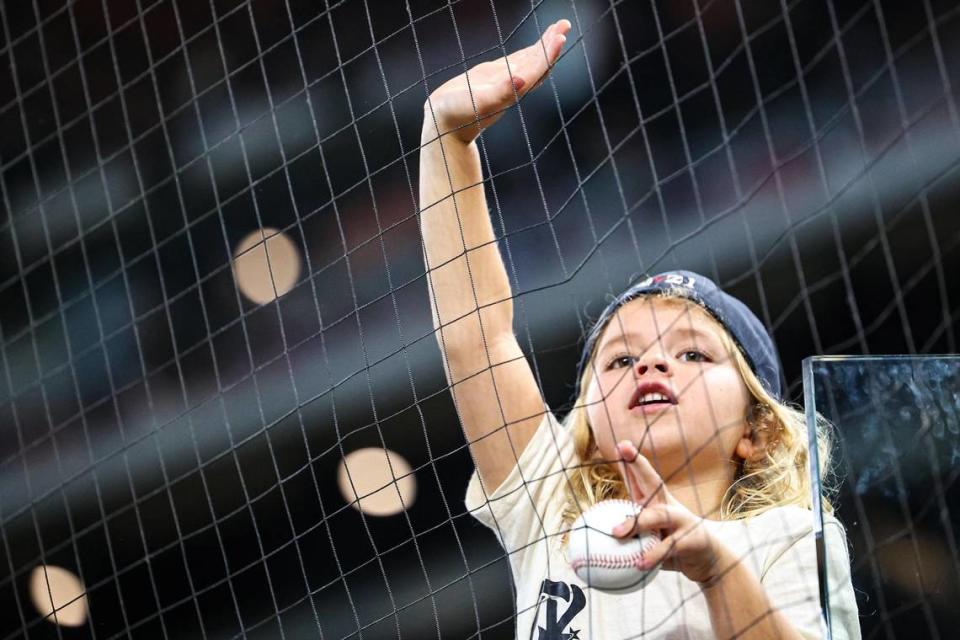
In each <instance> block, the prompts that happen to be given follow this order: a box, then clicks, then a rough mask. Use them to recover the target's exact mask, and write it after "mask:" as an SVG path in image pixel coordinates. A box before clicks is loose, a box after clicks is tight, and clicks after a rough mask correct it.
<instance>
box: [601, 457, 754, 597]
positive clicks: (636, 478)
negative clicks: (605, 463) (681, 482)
mask: <svg viewBox="0 0 960 640" xmlns="http://www.w3.org/2000/svg"><path fill="white" fill-rule="evenodd" d="M617 450H618V451H619V452H620V455H621V456H623V467H624V470H623V475H624V478H625V479H626V480H627V483H628V486H629V488H630V493H631V495H632V496H633V500H634V502H637V503H640V504H642V505H643V511H641V513H640V514H639V515H638V516H637V517H636V518H629V519H627V520H625V521H624V522H622V523H621V524H619V525H618V526H617V527H616V528H614V530H613V534H614V535H615V536H617V537H620V538H625V537H630V536H635V535H637V534H638V533H640V532H642V531H656V532H658V533H659V534H660V537H661V542H659V543H658V544H657V545H656V546H655V547H653V548H652V549H650V550H649V551H648V552H647V553H646V554H645V555H644V558H643V560H642V565H641V566H639V567H638V568H640V569H650V568H651V567H654V566H656V565H657V564H658V563H661V562H662V563H663V564H662V566H663V568H664V569H667V570H671V571H680V572H681V573H683V574H684V575H685V576H687V578H689V579H690V580H692V581H694V582H696V583H699V584H700V585H701V586H709V585H710V584H712V583H713V582H715V581H716V580H717V579H719V578H720V577H721V576H722V574H723V572H724V570H725V569H726V568H728V567H729V566H731V565H732V564H733V563H735V562H736V558H734V557H732V555H733V554H732V552H730V551H729V550H728V549H727V548H726V546H724V545H723V544H722V543H721V542H720V541H719V540H717V539H716V538H715V537H714V536H713V535H712V534H711V533H710V531H709V530H708V528H707V527H705V526H704V524H703V523H704V519H703V518H701V517H700V516H698V515H695V514H694V513H693V512H691V511H690V510H689V509H687V508H686V507H685V506H683V505H682V504H681V503H680V502H679V501H678V500H677V499H676V498H674V497H673V496H671V495H670V492H669V491H668V490H667V486H666V484H664V482H663V480H662V479H661V478H660V475H659V474H658V473H657V472H656V470H654V468H653V465H651V464H650V462H649V461H648V460H647V459H646V458H645V457H644V456H642V455H641V454H640V452H639V451H637V448H636V446H634V444H633V443H632V442H629V441H626V440H625V441H623V442H621V443H619V444H618V445H617Z"/></svg>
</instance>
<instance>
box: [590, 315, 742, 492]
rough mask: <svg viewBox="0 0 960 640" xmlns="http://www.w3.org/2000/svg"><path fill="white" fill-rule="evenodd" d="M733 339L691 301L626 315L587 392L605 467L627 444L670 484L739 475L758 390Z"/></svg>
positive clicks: (608, 336) (607, 339)
mask: <svg viewBox="0 0 960 640" xmlns="http://www.w3.org/2000/svg"><path fill="white" fill-rule="evenodd" d="M724 334H725V330H724V328H723V327H722V326H721V325H720V324H719V323H718V322H716V321H715V320H714V319H713V318H712V317H710V316H709V314H707V313H706V312H705V311H704V310H703V309H701V308H700V307H698V306H696V305H694V304H692V303H688V302H686V301H678V300H675V299H669V300H664V299H657V298H652V299H651V298H641V299H638V300H633V301H631V302H629V303H627V304H626V305H624V306H623V307H621V308H620V310H619V311H618V312H617V315H616V316H614V318H613V319H612V320H611V321H610V323H609V324H608V325H607V327H606V329H605V330H604V333H603V334H602V335H601V336H600V340H599V341H598V350H597V354H596V356H595V359H594V377H593V380H592V381H591V383H590V385H589V387H588V390H587V403H588V408H587V413H588V416H589V419H590V424H591V425H592V429H593V433H594V438H595V439H596V442H597V446H598V447H599V449H600V453H601V455H602V456H603V458H604V459H605V460H615V459H617V458H618V457H619V456H618V454H617V452H616V443H617V442H620V441H621V440H625V439H628V440H631V441H633V442H634V443H635V444H638V447H639V449H640V451H641V453H643V455H644V456H646V457H647V458H648V459H649V460H650V461H651V462H652V463H653V465H654V467H655V468H656V469H657V471H658V472H659V473H660V475H661V477H663V479H664V480H665V481H666V482H667V483H668V484H671V483H673V482H683V483H699V482H705V481H710V480H717V479H721V478H722V477H724V476H725V475H731V476H732V474H733V472H734V467H733V465H731V463H730V461H731V460H732V459H733V458H734V454H735V453H736V452H737V451H738V444H740V443H741V440H744V439H746V443H749V432H748V430H747V428H746V422H745V417H746V413H747V407H748V405H749V402H750V392H749V391H748V390H747V387H746V385H745V384H744V382H743V379H742V377H741V376H740V372H739V371H738V370H737V365H736V363H735V361H734V360H733V358H732V357H730V355H729V354H728V352H727V349H726V347H725V346H724V342H723V340H722V339H721V336H722V335H724ZM640 394H642V397H640V398H639V399H640V401H641V403H640V404H639V405H637V398H638V395H640ZM743 446H745V444H741V447H743Z"/></svg>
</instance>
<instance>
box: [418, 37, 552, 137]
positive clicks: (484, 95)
mask: <svg viewBox="0 0 960 640" xmlns="http://www.w3.org/2000/svg"><path fill="white" fill-rule="evenodd" d="M569 31H570V21H569V20H559V21H558V22H555V23H553V24H552V25H550V26H549V27H547V29H546V30H545V31H544V32H543V36H542V37H541V38H540V39H539V40H537V42H535V43H533V44H532V45H530V46H529V47H526V48H525V49H521V50H519V51H515V52H513V53H511V54H510V55H509V56H507V57H505V58H500V59H498V60H493V61H491V62H484V63H482V64H478V65H477V66H475V67H473V68H471V69H469V70H468V71H467V72H465V73H462V74H460V75H459V76H456V77H455V78H451V79H450V80H448V81H447V82H445V83H444V84H443V85H441V86H440V87H439V88H438V89H436V90H435V91H434V92H433V93H432V94H431V95H430V98H429V99H428V100H427V103H426V104H425V105H424V135H425V136H427V135H429V136H430V137H436V135H437V128H439V132H440V133H441V134H445V133H448V132H449V133H450V135H452V136H455V137H456V138H458V139H459V140H461V141H462V142H464V143H469V142H472V141H473V140H474V139H475V138H476V137H477V136H478V135H480V132H481V131H482V130H483V129H485V128H486V127H489V126H490V125H492V124H493V123H494V122H496V121H497V120H498V119H499V118H500V116H501V115H502V114H503V110H504V109H506V108H507V107H509V106H510V105H512V104H513V103H514V101H515V100H516V99H517V98H519V97H521V96H523V95H524V94H525V93H527V92H528V91H530V90H531V89H533V88H535V87H536V86H537V85H538V84H539V83H540V82H542V81H543V79H544V78H545V77H546V75H547V73H548V72H549V71H550V67H551V66H552V65H553V63H554V62H556V61H557V58H558V57H559V56H560V49H561V48H562V47H563V43H564V42H566V40H567V32H569ZM434 118H436V122H434ZM435 124H436V126H435Z"/></svg>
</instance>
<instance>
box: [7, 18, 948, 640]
mask: <svg viewBox="0 0 960 640" xmlns="http://www.w3.org/2000/svg"><path fill="white" fill-rule="evenodd" d="M560 17H568V18H569V19H570V20H571V21H572V22H573V25H574V27H573V32H572V34H571V37H570V39H569V42H568V45H567V47H566V49H565V52H564V54H563V57H562V58H561V60H560V61H559V63H558V65H557V67H556V69H555V73H554V74H553V75H552V77H551V79H550V80H549V81H548V82H547V83H545V84H544V86H543V87H541V88H540V89H539V91H537V92H536V93H535V94H533V95H531V96H529V97H528V98H527V99H525V100H524V101H523V103H522V104H521V105H520V107H519V108H518V109H514V110H512V111H511V112H510V113H509V114H508V115H507V116H506V117H505V118H504V121H503V122H502V123H501V124H500V125H499V126H497V127H496V128H495V129H492V130H491V131H490V132H489V133H488V134H485V136H484V137H483V139H482V142H481V147H482V154H483V159H484V163H485V166H486V168H487V175H488V176H490V177H491V179H490V180H488V182H487V183H486V188H487V190H488V196H489V200H490V203H491V207H492V211H493V213H492V215H493V216H494V220H495V226H496V227H497V229H498V232H499V234H500V235H501V236H502V238H503V240H502V243H501V249H502V251H503V254H504V256H505V258H506V259H507V262H508V266H509V268H510V270H511V274H512V277H513V278H514V285H515V291H516V292H517V293H518V295H519V298H518V303H517V331H518V335H519V336H520V340H521V344H522V345H523V347H524V349H525V350H526V351H527V353H528V355H530V356H531V357H532V361H533V363H534V365H535V370H536V373H537V375H538V377H539V380H540V381H541V385H542V387H543V389H544V390H545V393H546V397H547V399H548V401H549V403H550V405H551V406H552V407H553V408H554V409H555V410H557V411H558V412H559V413H563V412H564V408H565V407H567V408H568V407H569V402H570V400H571V397H570V396H571V394H572V392H573V382H574V381H573V376H574V371H575V364H576V361H577V358H578V355H579V348H580V344H579V340H580V337H581V335H582V332H583V331H584V330H585V329H586V327H588V326H589V322H590V318H592V317H595V316H596V314H597V313H598V312H599V311H600V309H602V307H603V305H604V302H605V300H606V299H607V296H608V294H611V293H616V292H618V291H619V290H621V289H622V287H623V286H624V285H625V284H626V283H627V282H628V280H629V279H630V278H631V277H633V276H636V275H637V274H640V273H644V272H650V273H652V272H656V271H660V270H665V269H668V268H675V267H683V268H687V269H693V270H697V271H702V272H704V273H706V274H708V275H711V276H713V277H715V278H717V279H718V281H720V282H721V283H722V284H723V285H724V286H725V287H726V288H727V289H728V290H729V291H730V292H731V293H734V294H735V295H737V296H739V297H740V298H742V299H744V300H745V301H747V302H748V303H749V304H751V306H753V308H754V309H756V310H757V311H758V312H759V313H760V316H761V318H762V319H763V320H764V321H765V322H766V323H767V324H768V326H769V327H770V328H771V329H772V330H773V333H774V336H775V338H776V340H777V343H778V346H779V348H780V353H781V357H782V359H783V363H784V379H785V382H786V383H787V384H788V389H789V395H790V397H791V398H792V399H794V400H797V401H800V400H801V395H802V394H801V388H800V375H799V374H800V363H801V360H802V359H803V358H805V357H807V356H810V355H816V354H883V353H909V354H921V353H946V352H955V351H956V330H957V317H958V314H960V309H958V304H960V275H958V274H960V250H958V244H960V211H958V206H960V109H958V102H960V90H958V87H960V6H958V5H957V4H956V2H951V1H947V0H922V1H919V0H918V1H907V0H897V1H893V0H875V1H863V0H793V1H789V2H788V1H786V0H780V1H779V2H777V1H773V0H741V1H736V0H669V1H666V0H664V1H657V2H623V1H614V2H603V1H600V0H596V1H577V2H575V3H572V2H560V1H556V2H554V1H547V0H545V1H543V2H503V1H500V0H483V1H481V0H460V1H455V2H431V1H418V2H413V1H411V2H405V3H404V2H371V1H368V0H343V1H341V2H329V1H325V2H320V1H319V0H309V1H308V0H249V1H248V2H237V1H235V0H210V1H209V2H207V1H205V0H189V1H187V0H175V1H174V0H169V1H168V0H161V1H159V2H153V1H151V0H77V1H75V2H64V0H17V1H16V2H4V3H2V4H0V22H2V33H0V132H2V133H0V172H2V176H0V177H2V180H0V190H2V199H0V338H2V356H3V360H2V365H3V366H2V367H0V534H2V539H3V544H2V546H0V638H3V639H12V638H31V639H33V638H87V637H90V638H119V637H133V638H229V637H238V636H243V637H249V638H277V637H285V638H305V637H324V638H342V637H365V638H381V637H404V638H425V637H441V636H442V637H444V638H447V637H481V636H482V637H489V638H507V637H510V636H511V634H512V626H513V622H512V619H511V615H512V607H513V601H514V596H513V593H512V589H511V584H510V575H509V567H508V564H507V561H506V558H504V557H503V553H502V550H501V549H500V548H499V546H498V545H497V543H496V540H495V539H494V538H493V537H492V535H491V534H490V532H489V531H488V530H486V529H485V528H484V527H483V526H482V525H480V524H479V523H477V522H476V521H475V520H473V519H472V518H471V517H470V516H469V514H465V513H464V508H463V503H462V497H463V493H464V491H465V488H466V482H467V478H468V476H469V474H470V472H471V469H472V463H471V460H470V456H469V454H468V451H467V449H466V444H465V442H464V439H463V436H462V433H461V432H460V430H459V426H458V424H457V420H456V415H455V412H454V410H453V405H452V401H451V398H450V395H449V391H448V389H447V387H446V382H445V380H444V376H443V369H442V366H441V360H440V355H439V351H438V349H437V347H436V340H435V337H434V334H433V329H432V325H431V321H430V313H429V302H428V297H427V288H426V281H425V278H424V264H423V258H422V253H421V244H420V240H419V232H418V225H417V211H418V209H417V202H416V181H417V157H418V156H417V153H418V145H419V140H420V124H421V117H422V105H423V102H424V100H425V98H426V96H427V95H428V93H429V91H430V90H431V89H432V88H435V87H437V86H438V85H439V84H440V83H442V82H443V81H444V80H445V79H447V78H449V77H451V76H452V75H454V74H457V73H460V72H462V71H463V69H464V65H465V64H466V65H472V64H475V63H476V62H479V61H481V60H485V59H490V58H492V57H494V56H496V55H502V53H503V52H504V51H505V50H506V51H509V50H513V49H516V48H518V47H520V46H524V45H525V44H527V43H528V42H530V41H532V40H533V39H534V38H535V37H536V36H537V33H538V32H539V31H540V30H541V29H542V28H543V27H545V26H546V25H547V24H549V23H550V22H551V21H553V20H555V19H557V18H560ZM387 451H389V452H390V453H389V457H388V454H387V453H385V452H387ZM345 461H346V464H345ZM388 461H389V464H388ZM394 478H398V480H397V481H394ZM357 496H360V497H361V498H362V500H358V499H357ZM840 515H841V518H843V517H845V516H846V515H848V514H843V513H841V514H840ZM849 515H850V516H851V517H852V515H853V514H849ZM855 561H856V558H855ZM904 588H906V587H904ZM51 602H53V603H54V604H55V605H56V606H57V607H58V608H59V607H62V608H59V609H58V611H57V612H56V613H54V612H53V611H52V609H53V606H51ZM870 611H871V609H870V607H868V608H867V609H866V610H865V611H864V613H869V612H870ZM875 615H877V616H880V615H883V616H887V617H894V618H895V617H896V616H897V615H898V613H897V612H882V613H875ZM869 624H870V620H869V619H867V620H865V622H864V628H865V630H866V629H867V628H868V625H869Z"/></svg>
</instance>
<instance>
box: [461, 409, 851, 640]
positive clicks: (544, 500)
mask: <svg viewBox="0 0 960 640" xmlns="http://www.w3.org/2000/svg"><path fill="white" fill-rule="evenodd" d="M575 458H576V454H575V453H574V450H573V441H572V439H571V437H570V434H569V432H568V430H567V428H566V427H565V426H563V425H561V424H560V423H559V422H558V421H557V419H556V417H555V416H554V415H553V414H552V413H550V412H547V414H546V415H545V417H544V420H543V422H541V424H540V426H539V427H538V428H537V431H536V433H535V435H534V436H533V438H532V439H531V440H530V442H529V443H528V445H527V447H526V449H525V450H524V451H523V453H522V454H521V456H520V459H519V461H518V464H517V465H516V466H515V467H514V468H513V470H512V471H511V473H510V475H509V476H508V477H507V479H506V480H504V482H503V484H501V485H500V487H498V488H496V490H495V491H493V492H492V493H490V492H489V491H488V492H487V494H486V495H489V500H488V499H487V498H486V497H485V493H484V488H483V487H482V485H481V481H480V477H479V475H478V474H477V473H476V471H474V474H473V477H472V478H471V479H470V485H469V487H468V489H467V497H466V505H467V509H468V510H469V511H470V512H471V513H472V515H473V516H474V517H476V518H477V519H478V520H480V521H481V522H482V523H484V524H485V525H487V526H489V527H490V528H491V529H493V531H494V533H496V535H497V538H498V539H499V540H500V543H501V544H502V545H503V547H504V550H505V551H506V552H507V554H508V555H509V558H510V566H511V568H512V570H513V579H514V583H515V585H516V589H517V602H516V605H517V618H516V637H517V638H518V639H523V640H526V639H528V638H529V639H531V640H572V639H573V638H579V639H580V640H586V639H587V638H591V639H596V640H617V639H619V638H658V639H671V640H673V639H681V638H682V639H690V640H692V639H695V638H713V637H714V636H713V632H712V629H711V626H710V616H709V613H708V610H707V604H706V600H705V599H704V597H703V595H702V594H701V592H700V588H699V587H698V586H697V585H696V584H695V583H693V582H692V581H690V580H688V579H687V578H686V577H685V576H683V574H681V573H679V572H675V571H660V572H659V573H658V574H657V576H656V578H655V579H654V580H653V581H652V582H651V583H650V584H648V585H647V586H646V587H645V588H644V589H642V590H641V591H636V592H633V593H628V594H610V593H605V592H603V591H598V590H596V589H590V588H589V587H588V586H587V585H586V584H584V582H583V581H581V580H580V579H579V578H578V577H577V576H576V574H574V573H573V570H572V569H571V568H570V566H569V565H568V564H567V562H566V560H565V559H564V555H563V549H562V546H561V538H562V534H563V532H564V527H563V523H562V519H561V516H562V512H563V507H564V503H565V499H566V482H567V473H570V472H571V471H568V470H572V469H575V468H576V466H575V465H576V460H575ZM488 489H492V488H488ZM706 525H707V526H709V527H711V528H712V529H713V530H714V532H715V533H716V535H717V536H718V537H719V538H720V539H721V540H722V541H723V542H724V543H725V544H726V545H727V546H728V547H729V548H731V549H732V550H733V551H734V552H735V553H736V554H737V555H738V557H740V558H742V559H743V561H744V562H746V563H747V564H748V566H749V567H750V568H751V569H752V570H753V571H754V572H755V573H756V575H757V576H759V578H760V582H761V584H762V585H763V587H764V589H765V590H766V593H767V597H768V598H769V599H770V602H771V603H772V604H773V606H775V607H777V608H778V609H779V610H780V611H781V612H782V613H783V614H784V615H785V616H786V617H787V618H788V619H789V620H790V622H791V623H792V624H793V625H794V626H795V627H796V628H797V630H798V631H800V633H801V634H802V635H803V636H804V637H805V638H821V637H823V635H824V634H823V633H822V630H823V628H824V627H823V622H822V619H821V609H820V592H819V586H818V585H819V582H818V579H817V558H816V550H815V539H814V534H813V515H812V514H811V512H810V511H808V510H806V509H802V508H800V507H780V508H776V509H771V510H770V511H767V512H765V513H763V514H761V515H759V516H756V517H753V518H748V519H746V520H731V521H715V520H708V521H706ZM824 537H825V547H826V555H827V571H828V584H829V593H830V611H831V618H832V624H831V626H832V630H833V637H834V638H835V639H836V640H847V639H859V638H860V625H859V622H858V620H857V605H856V600H855V598H854V594H853V587H852V585H851V583H850V560H849V556H848V554H847V542H846V534H845V533H844V530H843V527H842V526H841V525H840V523H839V522H838V521H837V520H836V519H835V518H832V517H829V516H825V527H824ZM504 587H505V588H506V585H504Z"/></svg>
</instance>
